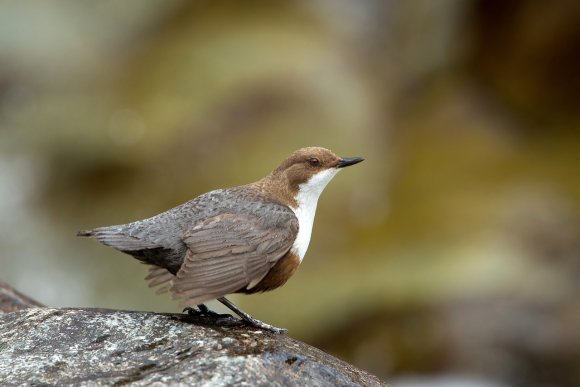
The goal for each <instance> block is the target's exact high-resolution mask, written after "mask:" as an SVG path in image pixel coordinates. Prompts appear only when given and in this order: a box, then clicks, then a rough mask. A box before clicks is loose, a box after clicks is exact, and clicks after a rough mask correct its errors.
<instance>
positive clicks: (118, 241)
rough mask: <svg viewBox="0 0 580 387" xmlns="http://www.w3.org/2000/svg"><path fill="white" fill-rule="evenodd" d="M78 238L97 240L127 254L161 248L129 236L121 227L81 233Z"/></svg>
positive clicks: (100, 228)
mask: <svg viewBox="0 0 580 387" xmlns="http://www.w3.org/2000/svg"><path fill="white" fill-rule="evenodd" d="M77 236H81V237H90V238H96V239H98V240H99V242H101V243H102V244H104V245H107V246H111V247H113V248H115V249H117V250H121V251H125V252H126V251H137V250H143V249H152V248H158V247H160V246H159V245H157V244H155V243H152V242H149V241H146V240H143V239H140V238H138V237H136V236H131V235H127V234H126V233H125V230H123V228H121V227H119V226H111V227H99V228H95V229H93V230H84V231H79V232H78V233H77Z"/></svg>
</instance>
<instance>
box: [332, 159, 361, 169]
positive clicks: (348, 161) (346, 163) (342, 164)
mask: <svg viewBox="0 0 580 387" xmlns="http://www.w3.org/2000/svg"><path fill="white" fill-rule="evenodd" d="M363 160H364V159H363V158H362V157H343V158H342V159H340V161H339V162H338V165H337V166H336V167H337V168H344V167H348V166H349V165H355V164H358V163H360V162H361V161H363Z"/></svg>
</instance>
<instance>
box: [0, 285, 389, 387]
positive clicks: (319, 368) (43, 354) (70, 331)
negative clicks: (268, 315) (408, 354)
mask: <svg viewBox="0 0 580 387" xmlns="http://www.w3.org/2000/svg"><path fill="white" fill-rule="evenodd" d="M0 294H2V292H1V291H0ZM15 304H19V302H15ZM6 305H7V304H5V305H0V308H4V307H5V306H6ZM22 305H26V303H25V302H24V303H22ZM7 310H8V311H9V312H6V311H7ZM10 310H14V309H8V308H7V307H6V309H4V311H5V312H6V313H0V385H2V386H6V385H21V384H26V385H31V384H32V385H45V384H48V385H53V384H58V385H79V384H82V385H125V384H131V385H151V384H152V383H155V382H159V383H160V384H159V385H163V384H178V383H183V384H187V385H216V386H220V385H247V386H256V385H281V386H282V385H283V386H287V385H290V386H291V385H300V386H304V385H308V386H337V385H364V386H380V385H384V384H383V383H382V382H381V381H380V380H379V379H377V378H376V377H375V376H373V375H370V374H368V373H367V372H365V371H362V370H359V369H357V368H355V367H353V366H352V365H350V364H348V363H345V362H343V361H341V360H338V359H336V358H335V357H333V356H330V355H328V354H326V353H324V352H322V351H320V350H318V349H316V348H314V347H311V346H309V345H307V344H304V343H302V342H300V341H297V340H294V339H292V338H290V337H288V336H285V335H275V334H272V333H268V332H263V331H260V330H257V329H254V328H249V327H246V326H244V325H243V324H241V323H240V322H239V321H238V320H234V319H231V318H223V319H220V320H216V319H215V318H209V317H204V316H187V315H181V314H157V313H150V312H128V311H118V310H105V309H53V308H45V307H37V306H32V305H29V306H28V307H26V308H16V310H15V311H10Z"/></svg>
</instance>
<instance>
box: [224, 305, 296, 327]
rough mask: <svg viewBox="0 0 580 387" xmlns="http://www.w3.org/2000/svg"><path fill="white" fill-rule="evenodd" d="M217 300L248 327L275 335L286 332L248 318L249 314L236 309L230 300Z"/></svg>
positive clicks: (250, 317)
mask: <svg viewBox="0 0 580 387" xmlns="http://www.w3.org/2000/svg"><path fill="white" fill-rule="evenodd" d="M217 300H218V301H219V302H221V303H222V304H224V305H225V306H227V307H228V308H230V309H231V310H232V311H233V312H234V313H236V314H237V315H238V316H240V318H241V319H242V321H243V322H245V323H246V325H250V326H253V327H256V328H259V329H263V330H265V331H269V332H272V333H277V334H283V333H286V332H288V329H284V328H277V327H275V326H273V325H270V324H266V323H265V322H262V321H260V320H257V319H255V318H253V317H252V316H250V315H249V314H247V313H246V312H244V311H243V310H241V309H240V308H238V307H237V306H236V305H235V304H234V303H233V302H231V301H230V300H228V299H227V298H225V297H220V298H218V299H217Z"/></svg>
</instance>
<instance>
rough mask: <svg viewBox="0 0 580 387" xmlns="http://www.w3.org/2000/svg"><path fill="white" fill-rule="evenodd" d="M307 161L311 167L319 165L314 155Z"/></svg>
mask: <svg viewBox="0 0 580 387" xmlns="http://www.w3.org/2000/svg"><path fill="white" fill-rule="evenodd" d="M308 163H310V165H311V166H313V167H318V166H319V165H320V160H318V159H317V158H316V157H313V158H311V159H309V160H308Z"/></svg>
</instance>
